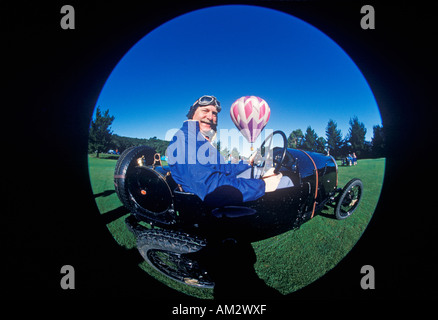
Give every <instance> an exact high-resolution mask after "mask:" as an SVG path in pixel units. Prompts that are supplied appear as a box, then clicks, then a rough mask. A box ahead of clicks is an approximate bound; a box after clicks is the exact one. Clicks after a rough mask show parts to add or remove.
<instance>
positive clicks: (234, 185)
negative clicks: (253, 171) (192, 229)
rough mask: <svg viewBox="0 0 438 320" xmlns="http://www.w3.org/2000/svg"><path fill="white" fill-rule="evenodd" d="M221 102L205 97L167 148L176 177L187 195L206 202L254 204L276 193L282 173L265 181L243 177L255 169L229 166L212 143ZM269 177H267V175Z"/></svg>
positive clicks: (237, 165) (191, 111)
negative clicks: (268, 194)
mask: <svg viewBox="0 0 438 320" xmlns="http://www.w3.org/2000/svg"><path fill="white" fill-rule="evenodd" d="M220 111H221V107H220V103H219V101H217V99H216V98H215V97H213V96H202V97H201V98H199V99H198V100H196V102H195V103H194V104H193V105H192V106H191V107H190V110H189V113H188V114H187V118H188V119H189V120H186V121H184V123H183V125H182V127H181V129H180V130H178V131H177V133H176V134H175V135H174V137H173V139H172V141H171V143H170V144H169V147H168V148H167V156H168V164H169V168H170V171H171V173H172V177H173V179H174V180H175V182H176V183H178V184H180V185H181V186H182V189H183V190H184V191H185V192H191V193H194V194H196V195H197V196H199V198H201V199H202V200H207V199H206V198H209V199H216V202H218V201H219V202H221V204H222V205H225V204H231V203H236V202H246V201H252V200H256V199H258V198H260V197H261V196H263V195H264V194H265V192H271V191H274V190H275V189H276V188H277V186H278V183H279V181H280V179H281V176H282V175H281V173H279V174H277V175H272V176H271V177H267V178H265V179H263V180H262V179H248V178H242V177H239V174H242V173H243V172H245V171H246V170H248V169H249V168H251V166H250V165H249V164H243V163H240V164H229V163H226V161H225V159H224V158H223V157H222V155H221V154H220V153H219V151H218V150H217V149H216V148H215V147H214V146H213V145H212V144H211V142H212V141H213V139H214V138H215V136H216V131H217V116H218V113H219V112H220ZM266 176H267V174H266Z"/></svg>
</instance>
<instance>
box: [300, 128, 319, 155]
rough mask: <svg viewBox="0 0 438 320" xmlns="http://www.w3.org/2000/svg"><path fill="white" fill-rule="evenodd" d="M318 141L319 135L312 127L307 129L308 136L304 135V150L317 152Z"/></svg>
mask: <svg viewBox="0 0 438 320" xmlns="http://www.w3.org/2000/svg"><path fill="white" fill-rule="evenodd" d="M317 140H318V135H317V134H316V132H315V130H313V129H312V127H311V126H308V127H307V129H306V134H305V135H304V143H303V149H304V150H307V151H316V149H317V146H316V141H317Z"/></svg>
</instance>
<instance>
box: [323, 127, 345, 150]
mask: <svg viewBox="0 0 438 320" xmlns="http://www.w3.org/2000/svg"><path fill="white" fill-rule="evenodd" d="M325 136H326V138H327V148H328V149H329V150H330V155H332V156H333V157H334V158H337V157H340V156H341V147H342V133H341V130H338V124H337V123H336V122H335V121H333V120H332V119H330V120H329V122H328V124H327V127H326V129H325Z"/></svg>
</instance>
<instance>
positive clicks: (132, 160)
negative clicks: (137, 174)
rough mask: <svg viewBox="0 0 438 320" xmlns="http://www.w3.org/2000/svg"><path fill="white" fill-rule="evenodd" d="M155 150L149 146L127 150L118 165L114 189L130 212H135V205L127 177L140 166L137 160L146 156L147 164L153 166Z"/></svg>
mask: <svg viewBox="0 0 438 320" xmlns="http://www.w3.org/2000/svg"><path fill="white" fill-rule="evenodd" d="M155 153H156V152H155V150H154V149H152V148H151V147H147V146H138V147H131V148H128V149H126V150H125V151H124V152H123V153H122V154H121V155H120V158H119V160H118V161H117V163H116V167H115V170H114V187H115V189H116V193H117V196H118V197H119V199H120V201H121V202H122V203H123V205H124V206H125V207H126V208H128V210H130V211H132V210H134V207H133V204H132V202H131V200H130V196H129V190H128V185H127V183H126V176H127V175H128V174H129V173H130V172H132V170H134V169H135V167H136V166H138V163H137V159H138V158H141V157H142V156H144V158H145V162H146V163H145V164H146V165H152V164H153V163H154V155H155Z"/></svg>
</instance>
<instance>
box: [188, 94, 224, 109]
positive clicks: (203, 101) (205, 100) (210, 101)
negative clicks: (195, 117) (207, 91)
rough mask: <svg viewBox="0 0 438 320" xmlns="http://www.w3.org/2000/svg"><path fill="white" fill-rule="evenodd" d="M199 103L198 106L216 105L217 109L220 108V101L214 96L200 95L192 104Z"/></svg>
mask: <svg viewBox="0 0 438 320" xmlns="http://www.w3.org/2000/svg"><path fill="white" fill-rule="evenodd" d="M196 104H198V105H200V106H210V105H212V106H216V108H218V111H219V110H220V108H221V103H220V102H219V101H217V99H216V97H214V96H202V97H200V98H199V99H198V100H196V102H195V103H194V104H193V105H196Z"/></svg>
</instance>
